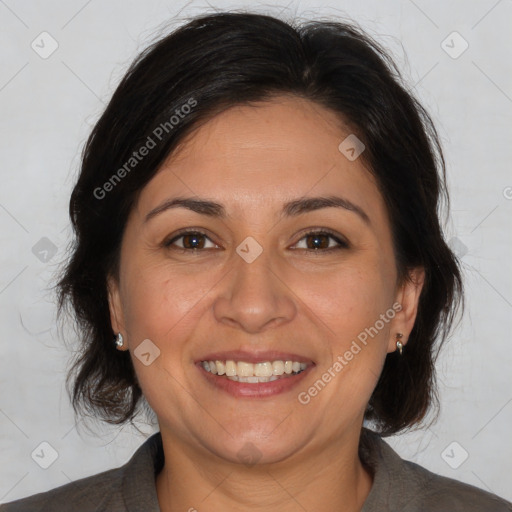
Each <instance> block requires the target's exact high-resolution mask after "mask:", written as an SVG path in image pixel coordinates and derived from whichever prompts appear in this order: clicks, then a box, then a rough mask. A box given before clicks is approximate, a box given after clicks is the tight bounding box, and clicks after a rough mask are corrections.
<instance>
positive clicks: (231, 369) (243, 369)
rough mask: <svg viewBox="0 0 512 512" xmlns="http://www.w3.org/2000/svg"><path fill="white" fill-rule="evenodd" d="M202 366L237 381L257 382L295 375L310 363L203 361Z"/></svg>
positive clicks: (208, 370) (215, 373)
mask: <svg viewBox="0 0 512 512" xmlns="http://www.w3.org/2000/svg"><path fill="white" fill-rule="evenodd" d="M200 364H201V366H202V367H203V368H204V369H205V370H206V371H207V372H209V373H213V374H214V375H217V376H221V377H225V378H227V379H229V380H233V381H236V382H247V383H251V384H257V383H260V382H272V381H275V380H279V379H283V378H287V377H293V376H294V375H298V374H299V373H301V372H303V371H304V370H305V369H306V368H307V367H308V366H309V365H308V363H301V362H298V361H282V360H277V361H264V362H261V363H254V364H253V363H247V362H245V361H233V360H227V361H218V360H217V361H201V363H200Z"/></svg>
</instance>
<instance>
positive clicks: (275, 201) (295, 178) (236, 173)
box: [137, 96, 384, 216]
mask: <svg viewBox="0 0 512 512" xmlns="http://www.w3.org/2000/svg"><path fill="white" fill-rule="evenodd" d="M350 133H351V132H350V130H349V128H348V127H347V126H346V125H345V124H344V123H343V122H342V120H341V118H340V116H338V115H337V114H336V113H334V112H332V111H331V110H328V109H326V108H325V107H322V106H321V105H318V104H316V103H313V102H311V101H309V100H305V99H302V98H297V97H289V96H282V97H277V98H274V99H272V100H269V101H265V102H259V103H257V104H251V105H241V106H236V107H231V108H229V109H228V110H226V111H224V112H222V113H220V114H218V115H217V116H215V117H214V118H212V119H210V120H209V121H208V122H206V123H205V124H203V125H202V126H200V127H199V128H197V129H196V130H194V131H193V132H192V133H191V134H189V136H188V137H186V138H185V139H184V140H183V141H182V143H181V144H180V147H179V148H177V150H176V151H174V152H173V154H172V155H171V156H170V157H169V158H168V159H167V160H166V161H165V162H164V164H163V165H162V166H161V168H160V169H159V171H158V173H157V174H156V175H155V176H154V177H153V179H152V180H151V181H150V182H149V183H148V184H147V185H146V187H145V188H144V190H143V191H142V193H141V195H140V198H139V204H138V207H137V209H138V210H139V211H140V213H141V214H143V213H144V212H146V213H147V211H148V210H149V209H151V208H154V207H155V206H156V205H157V204H159V203H160V202H162V201H164V200H166V199H168V198H169V197H170V196H174V195H187V196H190V195H198V196H200V197H208V198H211V199H214V200H216V201H218V202H222V203H223V204H225V205H226V209H227V210H228V212H229V211H230V210H231V211H232V212H233V213H235V214H236V213H243V211H246V210H247V209H248V208H250V209H259V210H261V209H269V208H270V209H271V208H273V207H274V205H275V208H278V207H280V206H281V204H282V203H283V202H286V201H287V200H293V199H296V198H298V197H303V196H308V195H316V196H318V195H328V194H333V193H336V192H338V193H340V194H342V195H343V196H344V197H347V198H348V199H349V200H351V201H353V202H355V203H358V204H359V205H360V206H361V207H363V208H364V209H365V210H366V211H369V213H370V216H372V211H373V212H374V215H379V214H383V213H384V211H383V208H384V204H383V200H382V198H381V197H380V193H379V191H378V188H377V186H376V185H375V181H374V178H373V176H372V175H371V173H370V172H369V171H368V170H367V169H366V168H365V166H364V164H363V161H362V158H357V159H356V160H354V161H350V160H349V159H347V158H346V157H345V155H344V154H343V153H341V152H340V150H339V145H340V143H341V142H342V141H343V140H344V139H345V138H346V137H347V136H348V135H350Z"/></svg>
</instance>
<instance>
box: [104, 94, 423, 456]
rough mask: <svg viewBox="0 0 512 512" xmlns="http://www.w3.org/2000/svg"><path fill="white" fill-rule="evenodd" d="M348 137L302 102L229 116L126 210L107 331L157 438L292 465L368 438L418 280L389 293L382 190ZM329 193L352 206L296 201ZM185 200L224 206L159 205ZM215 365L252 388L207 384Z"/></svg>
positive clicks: (195, 137) (287, 100)
mask: <svg viewBox="0 0 512 512" xmlns="http://www.w3.org/2000/svg"><path fill="white" fill-rule="evenodd" d="M349 135H350V131H349V130H348V129H343V128H342V125H341V123H340V121H339V119H338V117H337V116H336V115H335V114H334V113H333V112H331V111H329V110H326V109H324V108H323V107H321V106H319V105H317V104H315V103H312V102H309V101H307V100H303V99H298V98H294V97H285V96H283V97H280V98H276V99H274V100H272V101H268V102H264V103H259V104H258V105H257V106H241V107H235V108H231V109H229V110H228V111H225V112H224V113H222V114H220V115H218V116H217V117H215V118H213V119H212V120H210V121H209V122H208V123H206V124H204V125H203V126H202V127H201V128H199V129H198V130H197V131H196V132H194V133H193V134H191V136H190V137H189V138H188V139H187V140H186V141H185V143H184V144H183V146H182V147H181V149H180V151H179V152H175V153H174V154H173V155H172V156H171V157H170V158H169V159H168V160H167V161H166V163H165V165H163V166H162V168H161V169H160V170H159V172H158V173H157V174H156V175H155V177H154V178H153V179H152V180H151V181H150V182H149V183H148V184H147V186H146V187H145V188H144V189H143V190H142V192H141V195H140V198H139V201H138V203H137V205H136V206H135V207H134V209H133V211H132V212H131V215H130V217H129V220H128V223H127V226H126V231H125V234H124V238H123V242H122V248H121V264H120V279H119V283H117V282H115V281H111V301H110V305H111V316H112V322H113V328H114V330H115V331H116V332H118V331H120V332H122V333H123V335H124V337H125V339H126V341H127V347H128V349H129V350H130V352H131V357H132V360H133V364H134V366H135V370H136V373H137V377H138V380H139V383H140V385H141V387H142V390H143V393H144V395H145V397H146V398H147V400H148V402H149V404H150V405H151V407H152V408H153V410H154V411H155V412H156V414H157V416H158V419H159V425H160V429H161V431H162V435H165V436H167V438H169V439H170V438H172V439H174V440H176V441H178V442H179V443H180V445H181V446H186V447H188V449H190V450H191V451H193V452H195V453H196V454H197V453H202V454H203V455H204V454H209V455H211V456H213V457H215V456H218V457H221V458H223V459H225V460H230V461H233V462H240V461H247V460H254V461H256V460H259V461H260V462H277V461H281V460H284V459H287V458H289V457H291V459H290V460H292V459H294V458H296V457H301V456H307V455H308V454H309V455H311V454H314V453H318V450H322V449H326V447H328V446H330V445H332V443H333V442H336V441H335V440H336V439H340V438H342V437H343V435H344V434H348V433H349V432H355V431H357V432H358V431H359V429H360V426H361V422H362V419H363V414H364V410H365V408H366V405H367V402H368V400H369V398H370V396H371V393H372V391H373V389H374V388H375V385H376V383H377V379H378V376H379V374H380V372H381V369H382V366H383V362H384V359H385V356H386V354H387V353H388V352H391V351H394V350H395V349H396V338H395V335H396V333H397V332H402V333H404V337H403V338H402V341H403V342H404V343H405V342H406V340H407V336H408V334H409V332H410V330H411V329H412V326H413V323H414V318H415V314H416V305H417V301H418V297H419V292H420V290H421V279H420V277H421V274H420V273H418V276H419V277H418V279H417V283H416V284H413V283H407V284H405V285H403V286H400V287H399V286H397V273H396V268H395V258H394V252H393V247H392V242H391V228H390V223H389V219H388V216H387V213H386V209H385V205H384V201H383V198H382V196H381V195H380V193H379V191H378V188H377V186H376V184H375V182H374V180H373V179H372V176H371V174H370V173H369V172H368V171H367V170H366V169H365V167H364V166H363V163H362V159H361V158H355V159H354V156H356V155H357V153H354V154H352V152H351V151H350V149H349V150H348V152H347V150H346V145H347V144H348V143H349V141H350V139H349V141H347V142H345V143H344V144H345V145H343V146H342V149H343V148H345V149H344V151H345V152H342V151H341V150H340V149H339V146H340V143H342V141H344V139H345V138H346V137H347V136H349ZM357 149H361V148H360V147H358V148H356V150H357ZM346 155H347V156H348V157H350V158H348V157H347V156H346ZM327 197H331V198H334V197H338V198H341V200H340V203H341V202H343V201H344V202H345V206H346V207H343V206H328V207H326V206H325V204H324V206H323V207H319V206H322V205H321V204H320V202H319V201H317V202H311V201H310V202H309V203H308V202H304V203H302V202H303V201H307V200H308V199H311V198H327ZM175 198H181V199H184V198H189V199H190V200H193V201H208V202H213V203H216V204H218V205H219V206H212V205H210V206H204V205H203V207H202V208H200V207H199V206H200V205H199V206H198V208H193V209H191V208H186V207H184V206H183V205H182V206H179V205H176V204H175V205H174V207H170V206H169V204H168V206H169V207H168V208H163V207H162V205H165V204H166V203H168V202H169V201H172V200H173V199H175ZM290 204H291V206H289V205H290ZM350 205H353V207H351V206H350ZM195 210H197V211H195ZM221 214H222V215H221ZM183 231H188V232H192V234H190V233H189V234H187V233H183ZM326 231H327V232H329V233H327V234H325V233H322V232H326ZM194 232H195V234H194ZM197 232H201V233H200V234H197ZM308 232H313V234H308ZM308 249H309V250H308ZM400 308H402V309H401V310H400ZM211 360H213V361H215V360H218V361H221V362H222V364H220V365H218V364H217V365H216V371H219V370H220V372H221V373H222V371H228V373H233V372H234V371H236V372H237V375H240V374H241V375H242V377H243V376H244V375H246V376H247V375H252V376H253V379H244V378H242V381H243V380H249V382H242V381H236V380H233V378H228V377H227V376H226V375H225V374H224V375H218V374H217V375H215V374H214V373H211V372H209V371H207V369H205V368H204V367H203V365H202V361H211ZM229 361H232V362H229ZM281 361H282V362H281ZM286 361H292V362H295V363H296V364H290V363H286ZM239 362H240V363H244V362H245V363H253V364H249V365H246V364H245V365H244V364H238V363H239ZM256 363H260V364H256ZM297 363H305V364H302V366H298V365H297ZM290 366H291V367H292V371H293V370H296V369H297V368H299V369H300V368H304V367H305V370H304V371H302V372H301V373H298V374H296V375H295V374H294V373H291V374H289V373H287V372H289V371H290ZM211 370H213V368H211ZM244 372H245V373H244ZM283 372H284V373H283ZM255 373H256V376H255V375H254V374H255ZM269 374H272V376H273V377H276V378H275V379H273V377H272V376H269ZM258 375H260V376H263V377H266V379H265V378H263V379H261V380H262V381H265V380H266V381H267V382H260V378H259V377H258V378H256V377H257V376H258ZM231 377H233V375H231ZM251 380H253V381H254V380H257V381H258V382H250V381H251ZM295 460H297V459H295Z"/></svg>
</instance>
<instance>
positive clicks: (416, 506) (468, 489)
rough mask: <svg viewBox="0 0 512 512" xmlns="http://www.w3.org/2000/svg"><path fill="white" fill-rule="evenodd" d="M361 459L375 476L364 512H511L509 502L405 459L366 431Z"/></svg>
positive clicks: (363, 436) (511, 505) (379, 438)
mask: <svg viewBox="0 0 512 512" xmlns="http://www.w3.org/2000/svg"><path fill="white" fill-rule="evenodd" d="M360 456H361V459H362V460H363V461H364V462H365V463H366V464H367V465H368V466H369V467H370V468H371V469H372V471H373V472H374V482H373V486H372V489H371V491H370V494H369V495H368V498H367V500H366V502H365V505H364V507H363V510H362V512H374V511H375V512H377V511H378V512H382V511H385V510H401V511H402V512H511V511H512V504H511V503H509V502H507V501H506V500H504V499H502V498H500V497H499V496H496V495H495V494H492V493H490V492H487V491H484V490H482V489H479V488H477V487H474V486H472V485H469V484H465V483H463V482H459V481H458V480H454V479H453V478H448V477H444V476H441V475H437V474H435V473H432V472H431V471H429V470H428V469H426V468H424V467H422V466H420V465H419V464H416V463H414V462H411V461H407V460H404V459H402V458H401V457H400V456H399V455H398V454H397V453H396V452H395V451H394V450H393V449H392V448H391V446H389V444H387V443H386V442H385V441H384V440H383V439H382V438H381V437H380V436H378V435H377V434H375V433H373V432H371V431H368V430H367V429H363V434H362V436H361V448H360Z"/></svg>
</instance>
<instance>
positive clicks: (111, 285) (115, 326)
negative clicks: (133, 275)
mask: <svg viewBox="0 0 512 512" xmlns="http://www.w3.org/2000/svg"><path fill="white" fill-rule="evenodd" d="M107 292H108V307H109V310H110V323H111V325H112V330H113V331H114V333H115V334H117V333H118V332H120V333H121V334H125V333H126V331H125V328H124V316H123V308H122V305H121V293H120V290H119V283H118V282H117V280H116V279H115V278H114V277H113V276H108V278H107ZM118 350H127V348H126V347H123V348H121V349H118Z"/></svg>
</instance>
